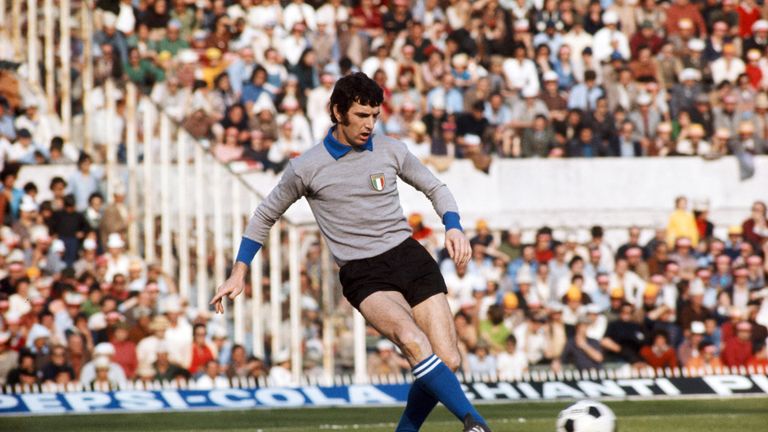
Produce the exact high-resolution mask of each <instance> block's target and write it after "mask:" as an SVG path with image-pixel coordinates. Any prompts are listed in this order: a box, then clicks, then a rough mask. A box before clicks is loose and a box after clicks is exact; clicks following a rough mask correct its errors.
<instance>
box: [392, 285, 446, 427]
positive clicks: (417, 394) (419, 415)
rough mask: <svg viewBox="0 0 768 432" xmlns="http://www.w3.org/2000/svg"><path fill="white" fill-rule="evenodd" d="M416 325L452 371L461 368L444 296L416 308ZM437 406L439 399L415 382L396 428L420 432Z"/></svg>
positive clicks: (425, 301)
mask: <svg viewBox="0 0 768 432" xmlns="http://www.w3.org/2000/svg"><path fill="white" fill-rule="evenodd" d="M413 315H414V318H415V319H416V324H417V325H418V326H419V328H420V329H421V330H422V331H424V333H425V334H426V335H427V338H428V339H429V343H430V344H431V345H432V350H433V351H434V353H435V354H436V355H437V356H438V357H439V358H440V359H441V360H442V361H443V363H445V365H446V366H448V368H449V369H451V370H452V371H454V372H455V371H456V369H458V367H459V365H460V364H461V355H460V354H459V350H458V341H457V338H456V329H455V327H454V323H453V316H452V315H451V311H450V308H449V307H448V302H447V300H446V298H445V294H436V295H434V296H432V297H430V298H428V299H426V300H424V301H423V302H421V303H419V304H418V305H416V307H414V308H413ZM435 405H437V399H436V398H435V397H434V396H433V395H432V393H430V392H429V391H428V390H427V389H426V388H425V387H424V386H422V385H421V384H420V383H417V382H414V385H412V386H411V390H410V392H409V393H408V403H407V404H406V405H405V411H403V416H402V417H401V418H400V423H399V424H398V426H397V429H396V431H398V432H411V431H418V430H419V428H420V427H421V425H422V424H424V421H425V420H426V419H427V417H428V416H429V414H430V413H431V412H432V410H433V409H434V408H435Z"/></svg>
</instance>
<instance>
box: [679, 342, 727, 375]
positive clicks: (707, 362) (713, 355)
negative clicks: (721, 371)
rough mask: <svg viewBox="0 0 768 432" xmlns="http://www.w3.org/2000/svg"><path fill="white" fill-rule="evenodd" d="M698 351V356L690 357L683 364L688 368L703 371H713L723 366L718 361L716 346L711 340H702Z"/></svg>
mask: <svg viewBox="0 0 768 432" xmlns="http://www.w3.org/2000/svg"><path fill="white" fill-rule="evenodd" d="M698 351H699V353H700V355H699V356H698V357H692V358H691V359H690V360H689V361H688V363H687V364H686V365H685V366H686V367H688V368H689V369H693V370H697V371H698V370H701V369H704V370H705V371H714V370H716V369H718V368H721V367H722V366H723V363H722V362H721V361H720V357H718V355H717V348H716V347H715V345H714V344H713V343H712V342H709V341H706V340H705V341H702V342H701V343H700V344H699V347H698Z"/></svg>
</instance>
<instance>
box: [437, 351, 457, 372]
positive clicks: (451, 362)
mask: <svg viewBox="0 0 768 432" xmlns="http://www.w3.org/2000/svg"><path fill="white" fill-rule="evenodd" d="M439 357H440V360H442V361H443V363H445V365H446V366H448V369H450V370H452V371H454V372H456V371H457V370H458V369H459V366H461V354H459V352H458V351H451V352H448V353H441V354H440V356H439Z"/></svg>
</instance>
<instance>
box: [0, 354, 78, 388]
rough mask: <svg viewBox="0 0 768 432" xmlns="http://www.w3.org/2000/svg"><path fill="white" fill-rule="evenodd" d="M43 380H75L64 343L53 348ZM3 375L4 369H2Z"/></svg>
mask: <svg viewBox="0 0 768 432" xmlns="http://www.w3.org/2000/svg"><path fill="white" fill-rule="evenodd" d="M41 372H42V378H41V380H42V381H43V382H44V383H48V382H51V383H55V384H66V383H68V382H70V381H74V380H75V371H74V369H72V366H70V365H69V364H68V363H67V349H66V348H65V347H64V346H62V345H55V346H54V347H52V348H51V361H50V363H48V364H47V365H45V366H43V369H42V371H41ZM0 375H2V371H0Z"/></svg>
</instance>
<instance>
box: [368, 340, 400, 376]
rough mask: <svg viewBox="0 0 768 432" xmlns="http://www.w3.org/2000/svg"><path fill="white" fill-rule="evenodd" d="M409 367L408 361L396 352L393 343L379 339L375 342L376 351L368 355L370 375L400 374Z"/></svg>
mask: <svg viewBox="0 0 768 432" xmlns="http://www.w3.org/2000/svg"><path fill="white" fill-rule="evenodd" d="M409 369H410V366H409V365H408V361H407V360H405V359H404V358H403V357H402V356H401V355H400V354H398V353H397V352H396V347H395V344H393V343H392V342H390V341H388V340H386V339H381V340H380V341H379V342H377V343H376V352H375V353H372V354H370V355H368V369H367V370H368V373H369V374H370V375H379V376H383V375H392V374H395V375H400V374H402V373H403V372H405V371H407V370H409Z"/></svg>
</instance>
